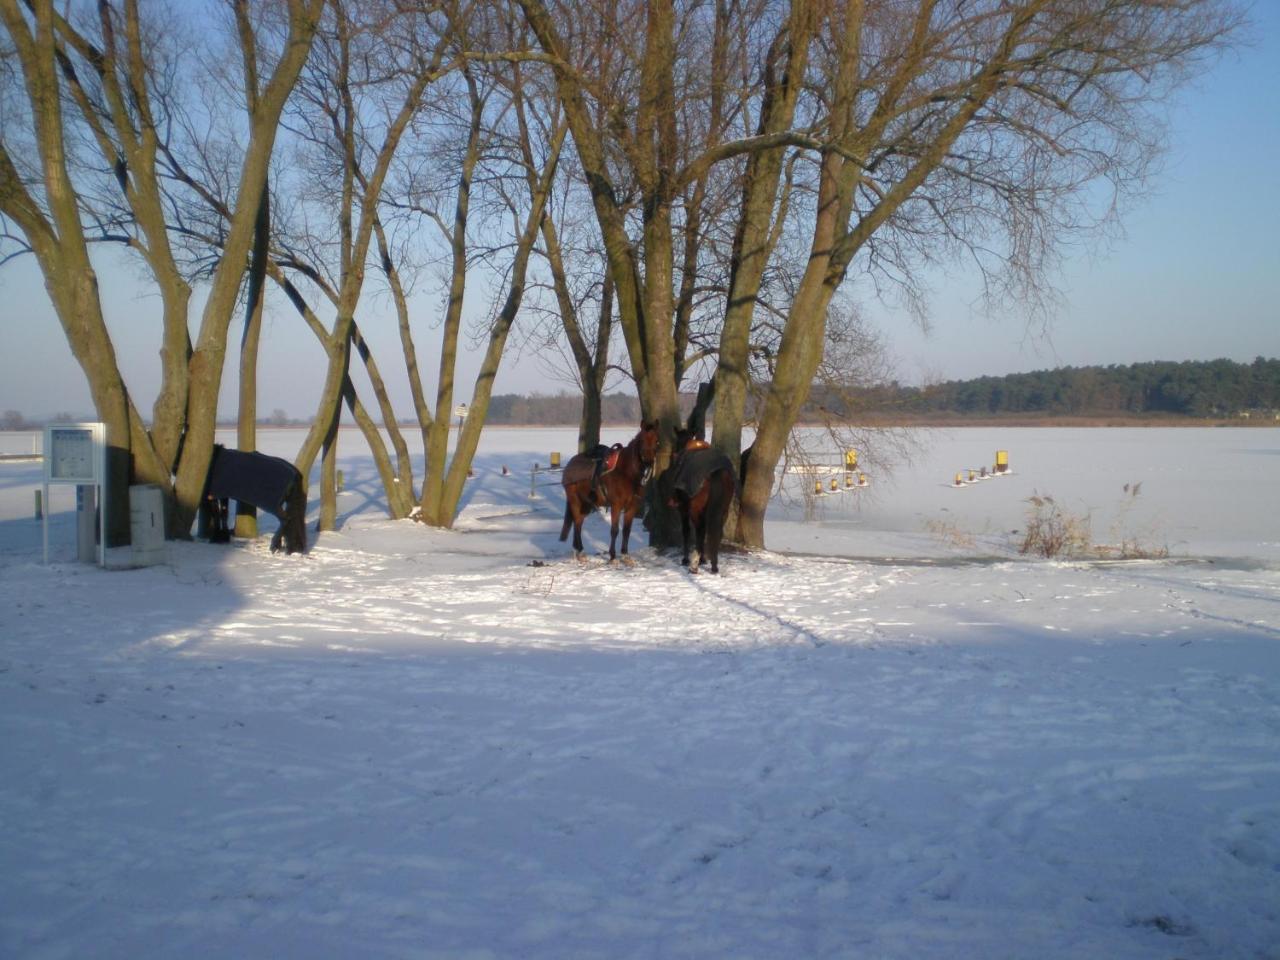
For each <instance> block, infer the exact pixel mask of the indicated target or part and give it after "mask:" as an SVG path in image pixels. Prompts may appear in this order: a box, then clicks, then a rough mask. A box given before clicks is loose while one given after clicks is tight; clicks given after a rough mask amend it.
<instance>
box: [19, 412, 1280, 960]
mask: <svg viewBox="0 0 1280 960" xmlns="http://www.w3.org/2000/svg"><path fill="white" fill-rule="evenodd" d="M629 433H630V432H629V431H614V432H613V433H612V435H611V436H609V437H608V439H611V440H612V439H626V438H627V436H628V435H629ZM300 440H301V434H299V433H296V432H289V431H279V432H271V431H267V432H264V433H263V435H262V442H261V446H262V448H263V449H265V450H267V451H268V452H273V453H279V454H282V455H285V456H292V455H293V454H294V452H295V451H296V448H297V445H298V443H299V442H300ZM343 443H344V445H345V446H344V449H345V451H346V455H345V456H344V457H343V458H342V461H341V464H340V466H341V469H342V470H343V472H344V477H345V480H346V492H344V493H343V494H342V496H341V500H340V508H341V513H342V517H343V529H342V531H341V532H339V533H331V534H325V535H323V536H321V537H320V538H319V539H318V541H317V542H315V543H314V544H313V546H312V547H311V549H310V551H309V552H308V554H307V555H305V556H301V557H298V556H294V557H284V556H272V555H271V554H270V553H269V552H268V551H267V545H266V541H265V539H264V540H260V541H257V542H254V543H250V544H244V543H238V544H236V545H233V546H230V547H219V546H211V545H208V544H204V543H175V544H169V545H168V547H167V550H168V560H167V562H166V563H165V564H163V565H160V566H157V567H151V568H147V569H139V570H100V569H98V568H96V567H93V566H88V565H81V564H77V563H75V562H73V558H74V554H75V548H74V524H73V514H72V512H71V510H72V507H73V505H74V496H73V492H72V490H71V488H55V489H54V491H53V492H52V496H51V500H52V503H51V504H50V507H51V520H50V545H51V552H52V555H53V556H52V560H53V562H52V563H50V564H49V565H44V564H42V563H41V524H40V523H38V522H36V521H35V520H33V519H32V514H33V499H34V496H33V495H34V491H35V490H36V489H38V487H39V484H40V464H39V463H38V462H34V461H31V462H0V823H3V825H4V829H3V831H2V832H0V957H4V958H10V957H12V958H55V957H66V958H85V957H95V958H139V957H183V958H189V957H209V958H230V957H235V958H277V957H299V958H348V957H405V958H436V957H438V958H490V957H493V958H506V957H521V958H548V960H551V958H555V960H560V958H579V957H599V958H627V957H635V958H681V957H687V958H722V957H723V958H779V960H782V958H810V957H813V958H818V957H824V958H825V957H847V958H859V960H861V958H872V960H874V958H901V960H919V958H974V960H990V958H1019V960H1021V958H1095V957H1096V958H1109V960H1126V958H1162V960H1174V958H1185V960H1192V958H1197V960H1199V958H1203V960H1219V958H1250V960H1252V958H1280V509H1277V499H1278V497H1277V491H1278V490H1280V429H1270V428H1267V429H1243V430H1240V429H1236V430H1232V429H1205V430H1199V429H1179V430H1161V429H1146V430H1139V429H1134V430H1128V429H1096V430H1085V429H1081V430H1074V429H1071V430H1067V429H1056V430H1054V429H1044V430H1031V429H1019V430H1013V429H1011V430H1002V431H998V430H992V429H969V430H966V429H956V430H950V431H936V432H931V433H929V434H926V435H923V436H922V437H921V438H920V444H919V446H918V448H917V450H916V452H915V454H914V457H913V462H912V463H911V464H910V465H901V466H899V467H898V468H897V469H896V470H894V471H893V472H892V473H888V472H885V471H884V470H882V469H880V468H878V467H876V466H875V465H874V463H873V462H872V461H870V460H869V459H866V458H865V457H864V461H865V463H866V466H865V469H866V470H867V473H868V478H869V481H870V485H869V486H868V487H867V488H866V489H864V490H858V491H855V492H852V493H847V494H845V493H842V494H838V495H834V496H826V497H823V498H821V499H819V500H817V501H816V502H812V503H806V502H805V501H804V499H803V498H802V497H801V496H799V493H800V492H801V490H802V488H804V487H805V486H806V485H810V486H811V480H810V479H809V478H806V477H803V476H802V475H798V474H797V475H795V476H794V477H793V478H792V483H791V484H790V486H791V496H790V497H789V498H788V499H787V500H786V501H785V502H779V503H778V504H777V505H776V507H775V508H774V509H773V510H772V511H771V520H770V523H769V525H768V529H767V536H768V539H769V542H770V547H771V551H769V552H761V553H756V554H752V555H741V554H729V555H728V556H726V557H723V558H722V565H721V569H722V575H721V576H719V577H715V576H712V575H710V574H707V573H703V574H698V575H696V576H691V575H690V574H689V573H687V572H686V571H684V570H683V569H681V568H680V567H679V566H678V564H677V563H676V561H675V559H674V558H673V557H672V556H670V555H668V556H660V555H657V554H655V553H654V552H652V551H651V550H649V549H648V548H647V547H646V546H644V544H645V543H646V537H645V536H644V534H643V532H639V533H638V535H637V536H636V537H635V538H634V540H633V547H635V562H634V564H632V565H618V566H609V565H608V564H607V563H606V562H605V561H604V560H603V559H601V558H600V557H599V555H598V554H599V551H600V550H601V549H602V548H607V544H608V528H607V523H606V522H604V521H602V520H600V519H599V518H593V519H590V520H589V521H588V524H587V527H586V529H585V531H584V532H585V533H586V534H587V535H588V537H587V539H588V547H589V550H590V551H591V553H592V556H591V559H590V560H589V562H587V563H586V564H578V563H577V562H575V561H573V560H571V559H570V558H569V551H568V550H567V549H566V546H565V545H564V544H561V543H560V542H559V541H558V539H557V536H558V533H559V528H560V517H561V513H562V510H563V500H562V498H561V496H560V494H559V490H558V488H557V487H556V486H555V485H554V477H553V476H549V475H546V474H541V475H538V477H536V478H535V479H536V483H537V484H538V486H536V487H535V488H534V494H535V495H534V496H533V497H530V495H529V494H530V479H531V478H530V473H529V467H530V465H531V464H532V463H533V462H534V461H538V462H541V463H546V462H547V460H548V454H549V452H550V451H551V450H557V449H558V450H561V451H563V452H564V454H565V456H566V457H567V456H568V453H569V452H570V451H571V449H572V446H573V432H572V431H567V430H549V431H538V430H494V431H489V432H487V433H486V436H485V439H484V441H483V442H482V448H481V455H480V457H479V461H478V464H477V476H476V478H475V479H474V480H472V481H470V483H469V485H468V491H467V496H466V502H465V507H464V510H463V513H462V516H461V517H460V519H459V522H458V524H457V528H456V529H455V530H453V531H431V530H428V529H426V528H423V527H421V526H419V525H416V524H413V523H412V522H399V523H393V522H391V521H388V520H386V519H385V516H384V514H383V512H382V505H381V502H380V494H379V490H378V484H377V481H376V477H375V475H374V473H373V470H372V465H371V462H370V460H369V458H368V457H367V456H362V455H361V453H360V449H361V441H360V440H359V438H358V437H357V436H355V435H348V436H344V441H343ZM30 445H31V440H30V437H29V436H27V435H7V436H6V435H0V453H23V452H27V451H29V450H30ZM997 449H1007V450H1008V451H1009V457H1010V464H1011V467H1012V469H1013V474H1012V475H1011V476H1008V477H1003V478H1000V479H995V480H987V481H983V482H980V483H975V484H972V485H966V486H964V487H961V488H955V487H954V486H952V485H951V481H952V480H953V478H954V475H955V473H956V472H957V471H959V470H966V471H967V470H968V469H969V468H974V469H979V468H981V467H982V466H984V465H986V466H989V465H990V464H991V463H992V462H993V458H994V454H995V451H996V450H997ZM827 452H829V453H830V454H831V455H832V456H833V457H838V456H839V454H840V451H834V450H833V451H827ZM503 465H507V466H509V467H510V469H511V471H512V474H511V475H510V476H506V477H504V476H503V475H502V473H501V468H502V466H503ZM1135 483H1141V485H1142V486H1141V489H1140V494H1139V496H1137V497H1136V498H1135V497H1133V496H1132V495H1131V493H1125V491H1124V489H1123V487H1124V485H1125V484H1129V485H1130V489H1132V485H1133V484H1135ZM542 484H551V485H549V486H543V485H542ZM1033 493H1039V494H1050V495H1052V496H1053V497H1055V499H1057V500H1058V501H1059V502H1061V503H1063V504H1064V505H1065V506H1066V507H1067V508H1069V509H1071V510H1072V511H1074V512H1077V513H1079V514H1081V515H1084V514H1087V515H1088V516H1089V517H1090V520H1091V523H1092V530H1093V535H1094V539H1095V540H1096V541H1098V542H1100V543H1107V542H1112V541H1116V542H1118V541H1120V540H1123V539H1131V540H1137V541H1139V542H1140V543H1142V544H1143V545H1145V546H1147V547H1150V548H1167V549H1168V551H1169V558H1168V559H1164V560H1145V561H1124V562H1053V561H1044V560H1033V559H1027V558H1023V557H1021V556H1019V555H1018V554H1017V553H1016V552H1015V550H1014V549H1013V547H1012V544H1014V543H1016V541H1017V539H1018V535H1017V534H1016V533H1014V532H1013V531H1017V530H1020V529H1022V527H1023V525H1024V514H1025V509H1026V503H1025V500H1026V498H1027V497H1029V496H1031V495H1032V494H1033ZM311 507H312V511H313V515H314V511H315V508H316V504H315V503H314V502H313V503H312V504H311ZM806 517H807V518H808V519H806ZM272 523H273V522H272V521H269V520H268V521H267V522H266V523H264V527H270V526H271V525H272ZM117 559H118V557H117Z"/></svg>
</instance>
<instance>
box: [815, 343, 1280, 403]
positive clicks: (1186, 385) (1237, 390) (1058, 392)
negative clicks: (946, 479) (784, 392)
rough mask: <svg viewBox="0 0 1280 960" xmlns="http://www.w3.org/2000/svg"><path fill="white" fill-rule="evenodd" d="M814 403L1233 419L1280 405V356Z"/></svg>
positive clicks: (1042, 374) (960, 383)
mask: <svg viewBox="0 0 1280 960" xmlns="http://www.w3.org/2000/svg"><path fill="white" fill-rule="evenodd" d="M811 403H812V405H813V406H815V407H821V408H826V409H831V408H833V407H834V408H835V409H834V410H833V412H836V413H839V414H852V415H853V416H857V409H852V410H849V409H841V408H842V407H846V406H848V407H853V408H860V409H861V411H862V412H868V413H918V414H929V413H954V414H967V415H972V416H986V415H993V414H1028V413H1034V414H1046V415H1077V416H1083V415H1090V414H1120V413H1124V414H1174V415H1182V416H1189V417H1230V416H1238V415H1240V414H1242V413H1246V412H1273V411H1277V410H1280V359H1275V358H1271V359H1267V358H1264V357H1258V358H1257V359H1256V360H1254V361H1253V362H1252V363H1236V362H1234V361H1231V360H1209V361H1185V362H1182V363H1172V362H1161V361H1157V362H1150V363H1133V364H1129V365H1128V366H1123V365H1111V366H1106V367H1102V366H1093V367H1059V368H1057V369H1055V370H1037V371H1034V372H1032V373H1013V374H1008V375H1007V376H1003V377H979V378H977V379H975V380H950V381H947V382H945V383H938V384H931V385H928V386H924V387H909V386H902V385H900V384H897V383H890V384H887V385H884V386H878V387H867V388H861V389H857V388H855V389H850V390H845V391H842V392H841V393H840V395H839V396H838V397H837V396H836V395H835V394H834V393H832V394H826V395H820V394H819V393H818V392H817V391H816V390H815V393H814V395H813V397H812V398H811Z"/></svg>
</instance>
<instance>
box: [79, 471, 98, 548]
mask: <svg viewBox="0 0 1280 960" xmlns="http://www.w3.org/2000/svg"><path fill="white" fill-rule="evenodd" d="M96 490H97V488H96V487H94V486H93V485H92V484H88V483H81V484H77V485H76V559H77V560H79V561H80V562H81V563H93V562H94V560H95V559H96V554H97V552H98V550H97V544H96V543H95V542H94V539H95V532H96V530H97V527H98V524H97V517H96V516H95V515H94V514H95V512H96V510H95V507H96V504H95V503H94V493H95V492H96Z"/></svg>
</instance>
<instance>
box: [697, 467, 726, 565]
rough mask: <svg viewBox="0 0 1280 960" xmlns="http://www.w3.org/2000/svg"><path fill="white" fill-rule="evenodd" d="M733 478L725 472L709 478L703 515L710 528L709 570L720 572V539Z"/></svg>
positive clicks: (722, 534) (722, 535)
mask: <svg viewBox="0 0 1280 960" xmlns="http://www.w3.org/2000/svg"><path fill="white" fill-rule="evenodd" d="M732 480H733V478H732V477H730V476H728V475H727V474H716V475H714V476H712V478H711V481H710V483H711V489H710V491H709V496H708V499H707V510H706V513H705V514H704V516H705V517H706V521H707V524H708V525H709V527H710V529H709V530H708V531H707V532H708V535H709V537H710V541H711V542H710V545H709V546H710V559H711V572H712V573H719V572H720V541H721V539H723V537H724V523H725V520H726V519H727V517H728V513H729V504H730V503H731V502H732V501H733V482H732Z"/></svg>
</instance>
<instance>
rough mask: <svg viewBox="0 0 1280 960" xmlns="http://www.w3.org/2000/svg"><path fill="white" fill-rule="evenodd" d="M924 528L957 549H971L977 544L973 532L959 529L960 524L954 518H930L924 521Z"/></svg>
mask: <svg viewBox="0 0 1280 960" xmlns="http://www.w3.org/2000/svg"><path fill="white" fill-rule="evenodd" d="M924 528H925V529H926V530H928V531H929V532H930V533H931V534H933V535H934V536H935V537H937V538H938V539H939V540H941V541H942V542H943V543H945V544H946V545H947V546H949V547H954V548H956V549H959V550H972V549H973V548H974V547H976V546H977V545H978V542H977V540H975V539H974V537H973V534H971V533H969V532H968V531H967V530H963V529H961V528H960V525H959V524H957V523H956V522H955V521H954V520H946V519H942V518H937V519H932V518H931V519H929V520H926V521H925V522H924Z"/></svg>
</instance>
